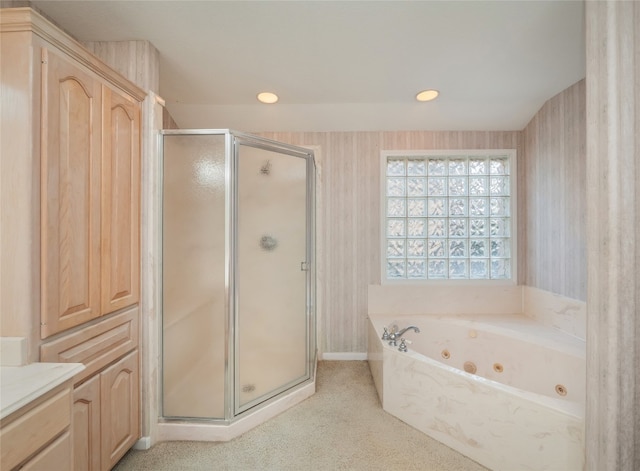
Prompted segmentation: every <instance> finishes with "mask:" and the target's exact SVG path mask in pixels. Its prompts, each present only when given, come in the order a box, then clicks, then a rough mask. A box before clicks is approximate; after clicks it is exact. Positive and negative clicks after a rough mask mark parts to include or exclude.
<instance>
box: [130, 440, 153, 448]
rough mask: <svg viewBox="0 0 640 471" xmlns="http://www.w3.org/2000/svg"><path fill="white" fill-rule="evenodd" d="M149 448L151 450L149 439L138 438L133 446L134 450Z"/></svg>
mask: <svg viewBox="0 0 640 471" xmlns="http://www.w3.org/2000/svg"><path fill="white" fill-rule="evenodd" d="M149 448H151V437H140V440H138V441H137V442H136V443H135V444H134V445H133V449H134V450H148V449H149Z"/></svg>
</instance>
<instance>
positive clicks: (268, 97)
mask: <svg viewBox="0 0 640 471" xmlns="http://www.w3.org/2000/svg"><path fill="white" fill-rule="evenodd" d="M258 101H259V102H261V103H267V104H271V103H275V102H276V101H278V95H276V94H275V93H271V92H261V93H258Z"/></svg>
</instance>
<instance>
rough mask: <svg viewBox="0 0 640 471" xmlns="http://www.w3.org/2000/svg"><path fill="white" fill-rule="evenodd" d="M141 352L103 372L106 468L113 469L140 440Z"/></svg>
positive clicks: (101, 388) (101, 382)
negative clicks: (139, 361)
mask: <svg viewBox="0 0 640 471" xmlns="http://www.w3.org/2000/svg"><path fill="white" fill-rule="evenodd" d="M138 371H139V370H138V351H137V350H135V351H133V352H131V353H130V354H129V355H127V356H125V357H124V358H122V359H121V360H120V361H118V362H116V363H114V364H113V365H111V366H110V367H109V368H107V369H106V370H104V371H103V372H102V373H100V392H101V394H100V399H101V406H100V408H101V412H100V417H101V432H102V451H101V454H102V459H101V461H102V469H103V470H107V469H111V468H112V467H113V466H114V465H115V464H116V463H117V462H118V460H119V459H120V458H122V456H123V455H124V454H125V453H126V452H127V450H129V448H131V447H132V446H133V445H134V444H135V442H136V441H137V440H138V438H140V418H139V410H140V399H139V397H140V396H139V394H140V392H139V379H138Z"/></svg>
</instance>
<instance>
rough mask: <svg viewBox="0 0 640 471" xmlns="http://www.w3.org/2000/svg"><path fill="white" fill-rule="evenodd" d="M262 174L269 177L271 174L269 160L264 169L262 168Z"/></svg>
mask: <svg viewBox="0 0 640 471" xmlns="http://www.w3.org/2000/svg"><path fill="white" fill-rule="evenodd" d="M260 173H261V174H262V175H269V174H270V173H271V161H270V160H267V161H266V162H265V163H264V165H263V166H262V167H260Z"/></svg>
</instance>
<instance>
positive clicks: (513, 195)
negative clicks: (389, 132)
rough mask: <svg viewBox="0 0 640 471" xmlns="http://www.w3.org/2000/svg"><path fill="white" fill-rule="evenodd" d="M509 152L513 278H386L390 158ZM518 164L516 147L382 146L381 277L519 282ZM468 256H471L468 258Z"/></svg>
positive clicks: (400, 281) (403, 281)
mask: <svg viewBox="0 0 640 471" xmlns="http://www.w3.org/2000/svg"><path fill="white" fill-rule="evenodd" d="M492 155H500V156H504V155H506V156H507V157H508V159H509V167H510V170H509V198H510V206H509V210H510V216H509V218H510V226H509V234H510V236H509V240H510V242H511V246H510V250H511V257H510V260H511V266H510V275H511V277H510V278H502V279H476V278H440V279H428V278H426V279H422V278H387V270H386V268H387V267H386V265H387V230H386V227H387V202H388V197H387V160H388V159H389V158H398V157H407V158H415V157H424V158H429V157H439V156H440V157H448V158H450V157H455V156H460V157H472V156H485V157H486V156H492ZM517 183H518V168H517V151H516V149H425V150H381V151H380V195H381V201H380V203H381V204H380V219H379V226H378V227H379V228H380V240H379V247H380V248H379V250H380V267H379V268H380V280H381V284H383V285H427V284H428V285H438V284H440V285H455V286H461V285H493V286H495V285H517V283H518V214H517V207H518V198H517V196H518V186H517ZM466 259H467V260H469V257H467V258H466Z"/></svg>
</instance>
